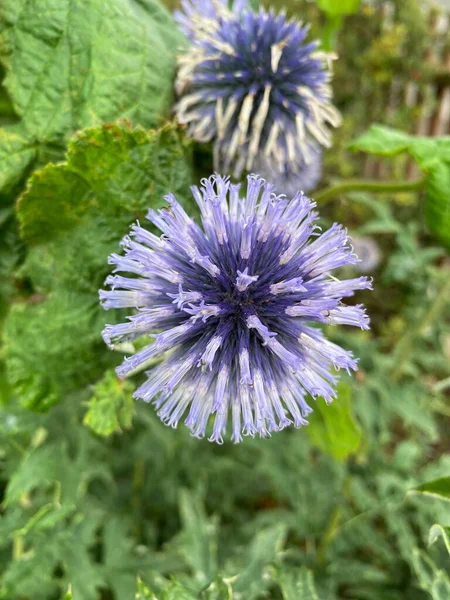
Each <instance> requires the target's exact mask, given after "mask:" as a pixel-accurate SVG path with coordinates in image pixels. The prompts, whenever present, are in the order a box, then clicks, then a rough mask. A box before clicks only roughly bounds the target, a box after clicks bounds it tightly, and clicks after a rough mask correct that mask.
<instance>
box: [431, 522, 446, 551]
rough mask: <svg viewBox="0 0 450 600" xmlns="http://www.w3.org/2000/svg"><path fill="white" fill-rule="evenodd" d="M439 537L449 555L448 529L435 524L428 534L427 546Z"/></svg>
mask: <svg viewBox="0 0 450 600" xmlns="http://www.w3.org/2000/svg"><path fill="white" fill-rule="evenodd" d="M440 537H441V538H442V539H443V541H444V544H445V547H446V548H447V552H448V553H449V554H450V527H444V526H442V525H439V524H438V523H435V524H434V525H433V526H432V527H431V529H430V533H429V534H428V544H429V545H430V546H431V544H434V542H435V541H436V540H438V539H439V538H440Z"/></svg>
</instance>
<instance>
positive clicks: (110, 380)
mask: <svg viewBox="0 0 450 600" xmlns="http://www.w3.org/2000/svg"><path fill="white" fill-rule="evenodd" d="M133 390H134V387H133V385H132V384H131V383H130V382H128V381H121V380H119V379H118V377H117V375H116V374H115V372H114V371H107V372H106V374H105V376H104V377H103V379H101V380H100V381H99V382H98V383H97V384H96V385H95V386H94V387H93V389H92V392H93V394H92V397H91V398H90V400H89V404H88V411H87V413H86V415H85V417H84V424H85V425H87V426H88V427H90V428H91V429H92V431H94V432H95V433H97V434H98V435H103V436H106V435H111V434H112V433H114V432H115V431H120V430H121V429H122V428H124V429H129V428H130V427H131V422H132V419H133V414H134V400H133Z"/></svg>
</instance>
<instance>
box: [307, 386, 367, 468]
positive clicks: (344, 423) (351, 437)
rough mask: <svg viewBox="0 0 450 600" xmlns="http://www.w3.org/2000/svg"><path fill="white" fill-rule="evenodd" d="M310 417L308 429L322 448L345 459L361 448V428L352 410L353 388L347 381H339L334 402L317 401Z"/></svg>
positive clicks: (316, 443)
mask: <svg viewBox="0 0 450 600" xmlns="http://www.w3.org/2000/svg"><path fill="white" fill-rule="evenodd" d="M309 421H310V423H309V425H308V426H307V427H306V429H305V431H306V432H307V433H308V436H309V438H310V440H311V443H312V444H314V445H315V446H317V447H318V448H320V449H321V450H323V452H326V453H327V454H331V456H334V458H336V459H337V460H345V459H346V458H348V457H349V456H350V455H351V454H355V453H356V452H357V451H358V448H359V445H360V443H361V439H362V436H361V429H360V427H359V425H358V423H357V422H356V421H355V418H354V416H353V413H352V389H351V387H350V385H349V384H348V383H346V382H341V383H339V385H338V387H337V398H336V399H335V400H334V401H333V402H332V403H331V404H328V405H327V404H325V403H324V402H316V405H315V406H314V412H313V413H312V414H311V415H310V416H309Z"/></svg>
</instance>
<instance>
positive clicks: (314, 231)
mask: <svg viewBox="0 0 450 600" xmlns="http://www.w3.org/2000/svg"><path fill="white" fill-rule="evenodd" d="M192 193H193V196H194V198H195V200H196V202H197V204H198V206H199V208H200V212H201V221H202V227H200V226H199V225H197V224H196V223H195V222H194V221H193V220H192V219H191V218H190V217H189V216H188V215H187V214H186V212H185V211H184V210H183V208H182V207H181V206H180V204H179V203H178V202H177V200H176V199H175V198H174V196H173V195H171V194H169V195H168V196H166V200H167V202H168V207H167V208H165V209H162V210H159V211H154V210H150V211H149V213H148V219H149V220H150V221H151V222H152V223H153V224H154V225H156V227H158V228H159V229H160V230H161V232H162V235H161V237H157V236H156V235H154V234H153V233H150V232H149V231H147V230H146V229H144V228H143V227H141V226H140V225H139V224H137V225H134V226H133V227H132V230H131V235H130V236H127V237H125V238H124V240H123V242H122V245H123V247H124V249H125V254H124V255H123V256H122V255H117V254H113V255H112V256H111V257H110V263H111V264H113V265H115V269H114V272H124V273H129V274H131V276H122V275H111V276H109V277H108V278H107V280H106V284H107V285H109V286H110V287H111V289H110V290H107V291H104V290H102V291H101V292H100V298H101V301H102V303H103V306H104V307H105V308H106V309H109V308H123V307H134V308H136V309H138V312H137V314H135V315H133V316H130V317H129V318H128V319H129V320H128V322H127V323H122V324H119V325H108V326H107V327H106V329H105V330H104V333H103V335H104V339H105V341H106V343H107V344H108V345H110V346H114V344H116V343H117V342H122V341H124V340H127V341H130V340H134V339H135V338H138V337H140V336H143V335H150V336H151V337H153V338H154V341H153V342H152V343H149V344H148V345H147V346H145V347H144V348H143V349H142V350H140V351H139V352H137V353H136V354H135V355H134V356H131V357H130V358H128V359H126V360H125V362H124V363H123V364H122V365H121V366H120V367H118V369H117V372H118V374H119V376H120V377H126V376H127V375H130V374H131V373H133V372H135V371H136V370H138V369H142V368H145V366H146V365H148V364H149V361H150V362H151V361H154V359H155V357H160V358H161V362H160V363H159V364H158V365H157V366H154V367H153V368H152V369H151V370H150V371H148V372H147V380H146V381H145V383H143V384H142V385H141V386H140V387H139V389H138V390H137V391H136V392H135V397H136V398H142V399H144V400H145V401H146V402H151V401H152V402H153V403H154V404H155V406H156V408H157V411H158V415H159V416H160V418H161V419H162V421H163V422H164V423H166V424H167V425H171V426H172V427H176V426H177V424H178V422H179V420H180V419H181V418H182V417H183V415H184V414H185V413H186V412H187V417H186V419H185V424H186V425H187V426H188V427H189V429H190V430H191V432H192V433H193V435H195V436H197V437H203V436H204V435H205V432H206V429H207V426H208V422H209V419H210V417H211V415H215V418H214V424H213V426H212V435H211V437H210V438H209V439H210V440H211V441H216V442H220V443H221V442H222V439H223V435H224V434H225V431H226V424H227V419H228V417H229V415H231V421H232V424H231V432H232V434H231V438H232V440H234V441H235V442H239V441H241V439H242V434H244V435H252V436H253V435H255V434H258V435H260V436H262V437H264V436H267V435H269V434H270V432H273V431H278V430H280V429H283V428H284V427H286V426H288V425H291V424H293V425H294V426H295V427H300V426H301V425H303V424H305V423H306V422H307V421H306V420H305V417H306V416H307V415H308V413H309V412H310V411H311V408H310V407H309V405H308V404H307V402H306V399H305V398H306V395H307V394H308V393H309V394H311V395H312V396H313V397H314V398H315V397H317V396H322V397H323V398H324V399H325V400H326V401H327V402H330V401H331V400H332V398H333V397H334V396H335V391H334V387H333V386H334V384H335V382H336V374H335V373H334V369H341V368H343V369H346V370H347V371H349V370H350V369H356V367H357V361H356V360H355V359H354V358H353V356H352V354H351V353H350V352H348V351H346V350H344V349H342V348H341V347H339V346H337V345H336V344H334V343H332V342H330V341H328V340H327V339H326V338H325V337H324V335H323V333H322V331H321V330H320V329H319V328H317V327H316V326H311V324H313V325H314V324H318V323H325V324H330V325H341V324H344V325H354V326H358V327H361V328H363V329H367V328H368V326H369V321H368V318H367V316H366V314H365V311H364V309H363V308H362V307H361V306H360V305H358V306H346V305H345V304H344V303H343V302H342V298H344V297H347V296H352V295H353V293H354V292H355V290H362V289H367V288H370V285H371V284H370V280H369V279H368V278H367V277H359V278H356V279H349V280H344V281H339V280H338V279H336V277H334V276H332V275H331V272H332V271H333V270H334V269H337V268H339V267H342V266H344V265H346V264H349V263H355V262H356V261H357V258H356V256H355V255H354V254H353V252H352V248H351V246H350V245H349V243H348V238H347V232H346V230H345V229H343V228H342V227H341V226H340V225H337V224H334V225H333V226H332V227H331V228H330V229H329V230H328V231H326V232H325V233H322V234H319V228H318V227H317V225H315V221H316V219H317V213H315V212H313V210H312V209H313V208H314V206H315V203H314V202H311V201H310V200H309V199H308V198H306V197H305V196H304V195H303V194H301V193H297V194H295V195H294V197H293V198H292V199H291V200H288V199H287V198H286V197H285V196H277V195H275V193H274V188H273V186H272V185H270V184H267V183H265V181H264V180H263V179H260V178H258V177H256V176H249V177H248V186H247V193H246V194H245V196H244V197H241V195H240V186H239V185H233V184H231V183H230V181H229V180H228V178H223V177H220V176H218V175H215V176H213V177H211V178H210V179H208V180H203V181H202V187H201V188H200V189H198V188H197V187H193V188H192Z"/></svg>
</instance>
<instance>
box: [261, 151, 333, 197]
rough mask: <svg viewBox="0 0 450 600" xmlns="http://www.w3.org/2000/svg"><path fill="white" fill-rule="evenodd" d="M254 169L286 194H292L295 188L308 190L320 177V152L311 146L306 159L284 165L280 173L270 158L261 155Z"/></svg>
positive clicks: (314, 186) (311, 188)
mask: <svg viewBox="0 0 450 600" xmlns="http://www.w3.org/2000/svg"><path fill="white" fill-rule="evenodd" d="M256 170H257V172H258V173H260V174H261V175H262V177H264V179H267V180H268V181H270V182H271V183H273V184H274V186H275V188H276V189H281V190H283V191H284V193H285V194H287V195H288V196H293V195H294V194H295V193H296V192H297V190H301V191H302V192H309V191H310V190H313V189H315V188H316V187H317V184H318V183H319V181H320V179H321V177H322V152H321V151H320V150H319V149H318V148H317V146H316V147H312V148H311V150H310V151H309V152H308V155H307V160H304V161H302V162H300V164H298V165H292V166H291V168H288V167H286V168H285V169H284V171H282V172H281V173H280V172H279V171H278V169H277V168H276V167H275V166H274V165H273V163H271V162H270V160H268V159H267V158H266V157H265V156H262V157H260V158H259V159H258V161H257V165H256Z"/></svg>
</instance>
